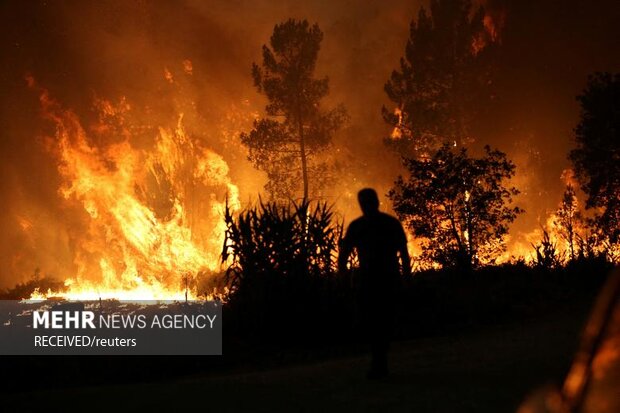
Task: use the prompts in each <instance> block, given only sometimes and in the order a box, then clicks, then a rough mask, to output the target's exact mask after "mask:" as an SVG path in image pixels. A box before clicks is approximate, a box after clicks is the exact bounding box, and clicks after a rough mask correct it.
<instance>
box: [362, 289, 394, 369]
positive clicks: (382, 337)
mask: <svg viewBox="0 0 620 413" xmlns="http://www.w3.org/2000/svg"><path fill="white" fill-rule="evenodd" d="M361 287H362V288H361V294H360V310H361V316H362V325H363V329H364V332H365V336H366V339H367V342H368V343H369V344H370V352H371V356H372V362H371V365H370V369H371V371H373V372H376V373H387V370H388V358H387V355H388V350H389V348H390V341H391V339H392V335H393V334H394V324H395V316H396V314H395V313H396V302H397V294H396V293H397V288H396V284H395V283H389V284H388V283H381V284H380V283H367V284H366V285H362V286H361Z"/></svg>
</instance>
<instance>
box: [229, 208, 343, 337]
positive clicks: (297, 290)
mask: <svg viewBox="0 0 620 413" xmlns="http://www.w3.org/2000/svg"><path fill="white" fill-rule="evenodd" d="M225 221H226V227H227V229H226V240H225V244H224V248H223V251H222V261H223V262H228V263H229V268H228V270H227V277H228V280H229V283H230V285H231V289H232V296H231V302H232V303H233V304H234V305H239V306H241V307H243V308H244V310H243V311H242V312H243V313H244V314H245V316H244V317H245V319H246V320H247V321H248V323H247V324H248V326H247V328H248V329H250V330H253V329H254V327H252V325H254V324H256V323H257V322H258V321H257V320H252V318H253V317H254V316H256V317H262V316H268V317H270V318H272V319H273V320H272V321H273V322H274V324H278V323H277V322H276V320H281V321H282V322H283V323H286V322H290V323H299V322H303V320H302V318H303V317H306V316H308V317H311V316H312V313H311V312H310V311H309V310H308V309H309V308H311V307H317V306H318V305H319V303H320V302H321V301H323V303H324V304H325V303H326V302H328V301H330V300H331V298H329V297H328V296H329V295H330V294H331V293H332V292H333V290H334V289H337V288H338V287H339V286H338V281H336V280H335V279H334V277H335V275H336V272H337V247H338V242H339V240H340V238H341V236H342V231H343V228H342V224H340V223H338V222H336V219H335V216H334V213H333V212H332V209H331V208H330V207H329V206H328V205H327V204H326V203H323V202H317V203H311V202H310V201H308V200H303V201H301V202H300V203H295V202H290V203H288V204H280V203H275V202H262V201H260V202H259V204H258V205H257V206H255V207H253V208H248V209H246V210H244V211H243V212H241V213H240V214H239V215H238V216H237V217H234V216H233V215H232V214H231V212H230V210H229V209H228V208H227V210H226V214H225ZM259 309H260V310H259ZM317 311H319V310H318V309H317ZM246 313H247V314H246ZM265 314H268V315H265ZM295 317H298V318H299V319H297V320H295V321H294V320H291V319H292V318H295ZM258 324H260V323H258ZM258 324H257V325H258ZM289 328H292V327H289Z"/></svg>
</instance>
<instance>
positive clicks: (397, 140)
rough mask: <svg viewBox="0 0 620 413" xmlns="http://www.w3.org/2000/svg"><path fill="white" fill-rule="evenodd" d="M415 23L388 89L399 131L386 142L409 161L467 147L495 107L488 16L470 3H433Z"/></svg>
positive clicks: (386, 114) (388, 117) (388, 116)
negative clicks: (480, 117) (479, 121)
mask: <svg viewBox="0 0 620 413" xmlns="http://www.w3.org/2000/svg"><path fill="white" fill-rule="evenodd" d="M430 11H431V12H430V15H428V14H427V12H426V10H425V9H424V8H423V7H422V8H420V11H419V13H418V19H417V21H415V20H413V21H412V22H411V28H410V34H409V39H408V41H407V46H406V48H405V56H404V57H403V58H401V61H400V69H399V70H395V71H394V72H392V75H391V77H390V80H389V81H388V82H387V83H386V85H385V91H386V93H387V95H388V97H389V99H390V100H391V101H392V102H393V103H394V104H395V105H396V108H397V111H396V112H394V111H393V110H391V109H387V108H385V107H384V108H383V118H384V119H385V121H386V122H387V123H388V124H389V125H390V126H392V127H393V128H395V134H396V135H395V136H394V135H393V137H392V139H389V138H388V139H386V143H388V144H389V145H390V146H394V147H395V149H396V150H397V151H398V152H399V153H400V154H401V155H403V156H407V157H412V156H417V155H420V154H424V153H426V152H427V151H428V150H432V149H436V148H437V147H438V146H439V145H441V144H442V143H446V142H449V143H453V142H458V143H460V144H464V143H467V141H468V140H469V138H470V137H471V126H472V121H473V120H474V119H475V117H476V115H477V113H478V112H480V111H481V110H482V108H484V107H485V104H487V103H488V102H489V101H490V98H491V96H492V92H491V90H490V87H491V85H492V84H493V82H492V65H491V62H492V56H493V55H494V50H495V48H496V46H495V43H494V40H495V39H493V36H494V35H496V34H494V33H490V32H489V31H488V30H486V29H485V26H484V17H485V11H484V9H483V8H482V7H479V8H478V9H476V10H472V5H471V1H469V0H432V1H431V2H430Z"/></svg>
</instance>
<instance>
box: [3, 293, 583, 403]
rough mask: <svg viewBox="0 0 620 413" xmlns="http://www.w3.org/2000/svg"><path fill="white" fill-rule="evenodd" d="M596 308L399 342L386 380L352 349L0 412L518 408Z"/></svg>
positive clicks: (60, 393) (53, 396)
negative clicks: (372, 374)
mask: <svg viewBox="0 0 620 413" xmlns="http://www.w3.org/2000/svg"><path fill="white" fill-rule="evenodd" d="M588 312H589V302H584V303H583V304H578V305H577V304H575V305H574V306H568V308H564V309H563V310H558V311H554V312H553V313H549V314H546V315H545V316H543V317H538V318H535V319H529V320H527V321H522V322H513V323H510V324H504V325H495V326H492V327H488V326H487V327H484V328H483V329H482V328H476V329H470V330H469V331H467V332H462V333H455V334H452V335H450V336H444V337H428V338H419V339H414V340H408V341H401V342H398V343H396V344H395V345H394V347H393V351H392V373H393V374H392V376H391V377H390V378H389V379H387V380H385V381H381V382H368V381H366V380H365V378H364V373H365V369H366V365H367V359H366V358H365V357H363V356H350V357H341V358H338V359H332V360H326V361H315V362H308V363H298V364H296V365H294V366H281V367H274V368H271V369H268V370H262V371H252V370H251V369H249V371H247V372H234V373H220V374H218V375H213V374H211V375H206V374H198V375H194V376H191V377H185V378H176V379H174V380H170V381H166V380H160V381H157V382H152V383H137V384H136V383H134V384H124V385H103V386H96V387H65V388H60V389H55V390H37V391H36V392H34V393H23V392H22V393H14V394H5V395H3V397H2V399H3V402H2V404H0V407H1V406H2V405H4V407H5V408H6V409H5V408H1V409H0V410H2V411H7V412H8V411H35V410H36V411H68V410H70V411H74V410H75V411H77V410H79V411H88V412H93V411H106V412H115V411H134V412H138V411H145V410H146V409H149V410H152V411H170V412H179V411H183V410H186V409H187V410H190V409H191V411H200V410H203V411H218V412H221V411H265V412H279V411H283V412H287V411H306V412H317V411H319V412H321V411H390V412H399V411H406V412H449V413H457V412H494V413H497V412H500V413H501V412H514V411H515V409H516V408H517V406H518V405H519V403H520V402H521V401H522V400H523V398H524V396H525V395H526V394H527V393H528V392H529V391H531V390H533V389H534V388H536V387H538V386H540V385H544V384H546V383H549V382H556V383H557V382H559V381H560V380H561V378H562V377H563V375H564V374H565V372H566V370H567V368H568V366H569V363H570V361H571V358H572V355H573V353H574V350H575V348H576V346H577V343H578V338H579V334H580V332H581V328H582V326H583V323H584V321H585V319H586V317H587V314H588ZM93 374H96V372H93ZM32 377H33V380H36V377H37V372H36V371H33V372H32ZM59 408H60V409H61V410H57V409H59Z"/></svg>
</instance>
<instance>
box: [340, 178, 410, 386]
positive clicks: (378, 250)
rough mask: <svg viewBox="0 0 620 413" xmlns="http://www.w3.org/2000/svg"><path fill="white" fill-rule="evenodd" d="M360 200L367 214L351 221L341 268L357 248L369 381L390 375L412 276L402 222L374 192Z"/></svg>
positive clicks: (361, 195)
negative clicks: (400, 300) (405, 288)
mask: <svg viewBox="0 0 620 413" xmlns="http://www.w3.org/2000/svg"><path fill="white" fill-rule="evenodd" d="M357 199H358V201H359V203H360V207H361V209H362V213H363V215H362V216H361V217H360V218H358V219H356V220H355V221H353V222H351V224H350V225H349V228H347V233H346V235H345V237H344V239H343V240H342V242H341V244H340V255H339V256H338V267H339V269H340V271H341V272H344V271H346V267H347V261H348V259H349V256H350V255H351V252H352V251H353V249H355V250H356V251H357V255H358V259H359V265H360V295H359V302H360V309H361V313H362V318H363V323H364V326H365V328H366V332H367V334H368V338H369V341H370V346H371V352H372V363H371V367H370V371H369V372H368V378H370V379H378V378H382V377H385V376H387V374H388V365H387V352H388V348H389V343H390V338H391V335H392V330H393V325H394V316H395V314H394V313H395V310H396V301H397V293H398V290H399V287H400V284H401V271H400V265H399V262H398V256H399V255H400V260H401V263H402V274H403V275H408V274H409V273H410V269H411V267H410V259H409V252H408V251H407V238H406V236H405V231H404V230H403V227H402V225H401V224H400V222H399V221H398V220H397V219H396V218H394V217H392V216H390V215H388V214H385V213H383V212H380V211H379V198H378V197H377V193H376V192H375V190H374V189H370V188H366V189H362V190H361V191H360V192H359V193H358V195H357Z"/></svg>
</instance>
